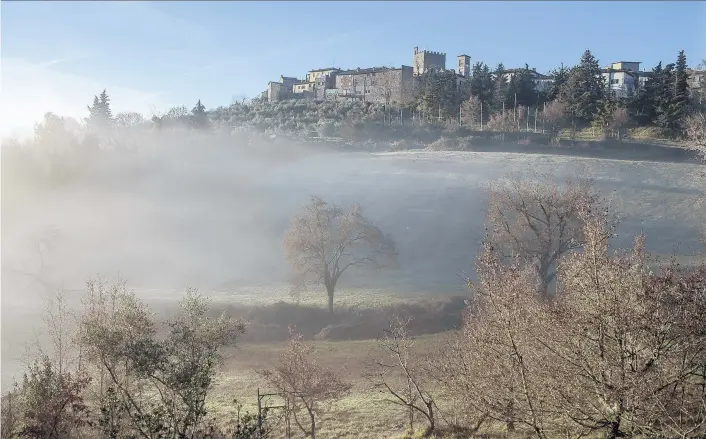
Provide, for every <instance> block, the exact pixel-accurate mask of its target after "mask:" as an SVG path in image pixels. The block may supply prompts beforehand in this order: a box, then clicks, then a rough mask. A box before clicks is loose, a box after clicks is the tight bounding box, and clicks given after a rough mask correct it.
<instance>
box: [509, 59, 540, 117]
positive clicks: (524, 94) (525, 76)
mask: <svg viewBox="0 0 706 439" xmlns="http://www.w3.org/2000/svg"><path fill="white" fill-rule="evenodd" d="M532 73H533V71H532V70H531V69H530V68H529V65H527V64H525V67H524V68H522V69H520V70H519V71H518V72H517V73H515V75H514V76H515V77H516V78H517V79H516V81H515V90H514V93H513V96H512V99H513V105H514V100H515V96H514V94H515V93H516V94H517V105H522V106H524V107H530V106H532V105H534V104H535V103H536V102H537V92H536V91H535V86H534V80H533V79H532Z"/></svg>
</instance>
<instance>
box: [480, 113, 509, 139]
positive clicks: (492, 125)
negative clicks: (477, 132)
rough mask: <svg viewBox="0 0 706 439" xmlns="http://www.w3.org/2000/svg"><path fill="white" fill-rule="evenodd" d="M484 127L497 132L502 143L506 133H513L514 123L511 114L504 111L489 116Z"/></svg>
mask: <svg viewBox="0 0 706 439" xmlns="http://www.w3.org/2000/svg"><path fill="white" fill-rule="evenodd" d="M486 127H487V128H488V129H489V130H490V131H497V132H499V133H500V135H501V140H502V141H503V142H504V141H505V135H506V133H508V132H511V131H515V129H516V123H515V121H514V119H513V115H512V113H511V112H509V111H504V112H501V113H496V114H493V115H492V116H490V119H489V120H488V123H487V125H486Z"/></svg>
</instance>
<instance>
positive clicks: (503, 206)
mask: <svg viewBox="0 0 706 439" xmlns="http://www.w3.org/2000/svg"><path fill="white" fill-rule="evenodd" d="M529 177H530V178H522V177H521V176H511V177H509V178H507V179H505V180H504V181H500V182H497V183H494V184H491V185H490V189H489V201H488V212H487V217H486V221H487V224H488V228H489V229H490V230H489V231H488V233H489V240H490V243H491V245H492V246H493V248H494V250H495V251H498V252H500V253H502V254H503V255H504V256H506V257H519V258H520V259H521V260H522V261H523V262H525V263H528V264H530V265H532V266H534V268H535V270H536V272H537V274H538V276H539V278H540V280H541V284H542V292H543V294H545V295H546V294H548V293H549V286H550V285H551V283H552V281H553V280H554V277H555V275H556V271H555V267H556V263H557V261H558V260H559V258H560V257H561V256H562V255H564V254H565V253H566V252H568V251H570V250H574V249H578V248H580V247H581V246H582V245H583V223H582V221H581V218H580V216H579V212H580V211H581V210H582V209H590V208H594V209H595V208H596V207H597V203H598V195H597V194H596V193H595V192H594V191H593V183H592V181H591V180H588V179H581V178H579V179H577V180H572V179H567V180H566V181H565V184H564V185H563V187H561V186H559V185H558V184H557V183H556V182H555V179H554V177H553V176H551V175H548V174H539V173H534V174H531V175H530V176H529Z"/></svg>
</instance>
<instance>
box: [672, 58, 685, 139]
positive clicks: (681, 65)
mask: <svg viewBox="0 0 706 439" xmlns="http://www.w3.org/2000/svg"><path fill="white" fill-rule="evenodd" d="M686 68H687V65H686V55H685V54H684V51H683V50H681V51H679V55H678V56H677V63H676V66H675V71H674V97H673V99H672V103H671V106H670V113H671V116H670V117H671V128H672V129H675V128H677V127H679V129H680V131H681V122H682V121H683V120H684V118H685V117H686V115H687V113H688V111H689V83H688V73H687V71H686ZM673 134H677V133H673Z"/></svg>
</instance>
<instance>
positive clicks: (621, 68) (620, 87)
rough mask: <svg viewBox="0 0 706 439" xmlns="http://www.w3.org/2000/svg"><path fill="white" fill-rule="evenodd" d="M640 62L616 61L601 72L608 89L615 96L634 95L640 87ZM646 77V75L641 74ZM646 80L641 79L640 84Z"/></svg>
mask: <svg viewBox="0 0 706 439" xmlns="http://www.w3.org/2000/svg"><path fill="white" fill-rule="evenodd" d="M640 73H641V72H640V62H637V61H617V62H614V63H611V65H610V66H608V67H606V68H604V69H603V70H602V72H601V74H602V76H603V80H604V81H605V83H606V87H607V88H608V90H609V91H610V92H611V93H612V94H613V95H615V96H616V97H621V98H626V97H630V96H633V95H635V94H636V93H637V92H638V91H639V89H640V87H641V81H640ZM643 77H645V78H647V77H646V76H643ZM645 81H646V79H645V80H643V81H642V84H644V82H645Z"/></svg>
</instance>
